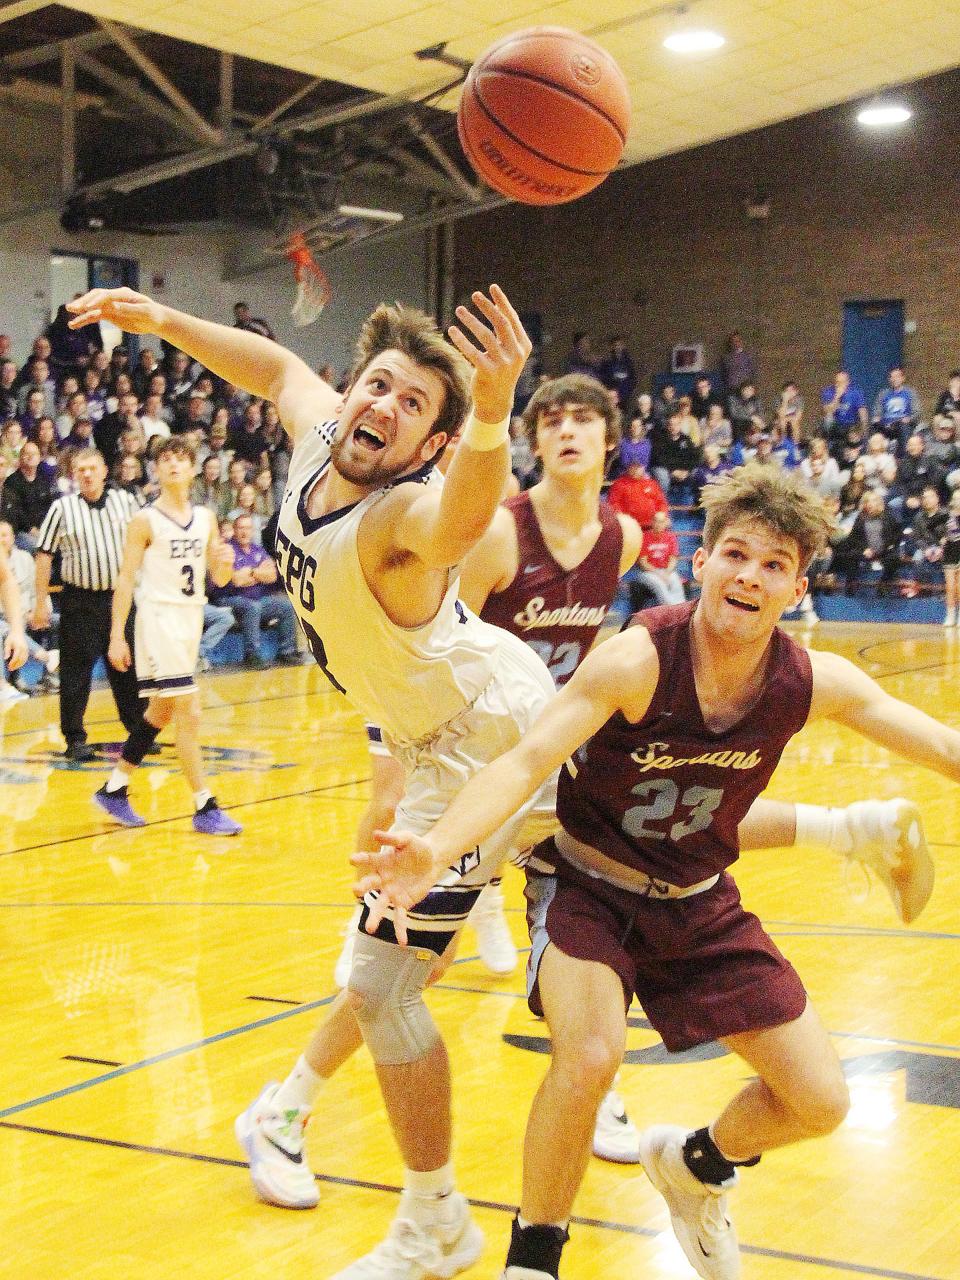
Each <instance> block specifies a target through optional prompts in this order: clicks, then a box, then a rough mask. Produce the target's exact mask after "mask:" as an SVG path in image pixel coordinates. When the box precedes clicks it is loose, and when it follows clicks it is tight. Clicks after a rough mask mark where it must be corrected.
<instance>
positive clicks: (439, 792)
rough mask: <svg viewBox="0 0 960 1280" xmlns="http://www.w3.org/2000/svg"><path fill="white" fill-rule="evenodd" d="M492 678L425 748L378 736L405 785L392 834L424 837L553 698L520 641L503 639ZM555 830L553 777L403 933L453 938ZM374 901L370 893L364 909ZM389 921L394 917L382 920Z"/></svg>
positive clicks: (452, 871)
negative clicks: (489, 887)
mask: <svg viewBox="0 0 960 1280" xmlns="http://www.w3.org/2000/svg"><path fill="white" fill-rule="evenodd" d="M495 661H496V667H495V671H494V675H493V678H492V679H491V680H490V683H489V684H488V685H487V686H486V688H484V689H483V691H482V692H481V693H480V694H479V696H478V697H477V699H476V700H475V701H474V702H473V703H472V704H471V705H470V706H469V707H466V708H464V710H463V711H461V712H460V714H459V715H458V716H455V717H454V719H453V720H450V721H448V723H447V724H445V725H443V726H442V727H441V729H440V730H439V731H438V732H437V734H436V735H434V736H433V737H432V738H431V739H430V741H429V742H428V743H427V744H426V745H422V744H421V745H418V746H404V745H402V744H400V743H397V742H394V741H391V740H390V739H389V738H388V735H387V734H386V733H384V735H383V736H384V741H385V743H386V744H387V745H388V747H389V751H390V754H391V755H393V756H395V757H396V759H397V760H399V761H400V763H401V764H402V765H403V767H404V769H405V771H406V774H407V781H406V787H405V789H404V793H403V798H402V799H401V801H400V803H399V805H398V806H397V815H396V818H395V820H394V824H393V825H394V828H395V829H396V830H398V831H399V830H406V831H413V832H416V833H417V834H422V833H424V832H426V831H428V830H429V829H430V828H431V827H432V826H433V824H434V823H435V822H436V821H437V820H438V819H439V818H440V816H441V815H442V814H443V813H444V811H445V810H446V809H447V808H448V806H449V805H450V803H451V801H452V800H453V799H454V797H455V796H456V795H457V794H458V793H459V792H460V791H461V790H462V789H463V787H464V784H465V783H466V782H467V781H468V780H469V779H470V778H472V777H473V775H474V774H475V773H478V772H479V771H480V770H481V769H482V768H483V767H484V765H487V764H490V763H491V761H493V760H496V759H497V758H498V757H499V756H502V755H503V754H504V752H506V751H509V750H510V749H511V747H514V746H515V745H516V744H517V742H519V740H520V738H521V737H522V736H523V734H524V733H525V732H526V731H527V729H529V728H530V726H531V725H532V724H533V722H534V721H535V720H537V719H538V717H539V715H540V713H541V711H542V710H543V709H544V707H545V706H546V705H547V703H548V702H549V701H550V699H551V698H552V697H553V696H554V693H555V692H556V691H555V689H554V685H553V681H552V679H551V678H550V673H549V672H548V671H547V668H546V666H545V665H544V663H543V662H542V661H541V659H540V658H538V657H537V655H536V654H535V653H534V652H533V650H532V649H530V648H528V647H527V645H525V644H524V643H523V641H522V640H518V639H517V638H516V637H515V636H511V635H509V634H508V633H504V637H503V643H502V645H501V646H500V648H499V649H498V650H497V655H496V660H495ZM554 830H556V775H555V774H554V775H553V776H552V777H551V778H549V779H548V780H547V781H546V782H545V783H544V784H543V786H542V787H541V788H540V789H539V791H537V792H536V793H535V794H534V795H533V796H531V798H530V799H529V800H528V801H527V802H526V804H525V805H524V806H523V807H522V808H521V809H520V810H519V811H518V812H517V813H516V814H515V815H514V816H513V817H512V818H510V819H509V820H508V821H507V822H505V823H504V825H503V826H502V827H501V828H500V830H499V831H497V832H496V833H495V834H494V835H492V836H490V837H489V838H488V839H487V840H485V841H484V842H483V843H482V844H481V845H480V846H479V847H478V848H476V849H474V850H472V851H471V852H468V853H466V854H464V856H463V857H461V858H460V859H459V860H458V862H457V863H456V864H455V865H454V866H451V867H450V868H449V870H448V871H447V872H446V873H445V874H444V875H443V876H442V877H441V878H440V880H439V881H438V882H437V885H436V887H435V888H433V889H431V890H430V892H429V893H428V894H427V896H426V897H425V898H424V899H423V901H422V902H419V903H418V904H417V905H416V907H414V908H413V909H412V910H411V911H408V912H407V922H408V929H409V930H410V931H411V932H418V933H431V934H436V933H445V934H451V933H454V932H456V930H457V929H459V927H460V926H461V925H462V924H463V922H464V920H465V919H466V918H467V916H468V915H469V913H470V908H471V907H472V906H473V904H474V902H475V901H476V899H477V897H478V895H479V893H480V890H481V889H482V888H483V886H484V885H485V884H487V883H488V882H489V881H490V880H491V879H492V878H493V877H495V876H496V875H497V874H498V872H499V871H500V868H501V867H502V865H503V863H504V861H505V859H506V858H507V857H508V856H509V855H510V854H511V851H512V850H514V849H516V848H527V849H528V848H530V846H531V845H532V844H534V843H536V842H537V841H539V840H540V839H543V838H545V837H546V836H547V835H550V834H552V832H553V831H554ZM374 899H375V895H368V896H367V902H368V904H369V903H370V902H372V901H373V900H374ZM391 917H392V912H391V913H388V916H387V918H388V919H390V918H391Z"/></svg>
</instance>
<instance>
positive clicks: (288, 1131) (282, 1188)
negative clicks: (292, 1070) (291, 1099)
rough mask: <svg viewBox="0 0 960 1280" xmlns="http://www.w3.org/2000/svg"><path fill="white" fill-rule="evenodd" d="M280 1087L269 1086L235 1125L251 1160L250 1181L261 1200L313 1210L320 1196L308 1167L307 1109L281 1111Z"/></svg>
mask: <svg viewBox="0 0 960 1280" xmlns="http://www.w3.org/2000/svg"><path fill="white" fill-rule="evenodd" d="M279 1087H280V1086H279V1085H278V1084H268V1085H267V1086H266V1087H265V1088H264V1089H263V1090H262V1092H261V1093H260V1096H259V1097H258V1098H256V1099H255V1100H254V1101H253V1102H251V1103H250V1106H249V1107H247V1109H246V1111H244V1112H243V1113H242V1114H241V1115H239V1116H237V1119H236V1121H235V1123H234V1126H233V1128H234V1132H235V1133H236V1135H237V1140H238V1141H239V1143H240V1145H241V1147H243V1149H244V1151H245V1152H246V1153H247V1159H248V1160H249V1161H250V1180H251V1181H252V1183H253V1185H254V1189H255V1190H256V1192H257V1195H258V1196H259V1197H260V1198H261V1200H266V1201H267V1203H268V1204H276V1205H279V1206H280V1207H281V1208H282V1209H313V1208H314V1207H315V1206H316V1205H317V1203H318V1202H319V1200H320V1193H319V1192H318V1190H317V1184H316V1181H315V1180H314V1177H313V1172H312V1170H311V1168H310V1166H309V1165H308V1164H307V1158H306V1155H305V1153H304V1146H305V1141H304V1135H305V1131H306V1127H307V1120H308V1119H309V1118H310V1112H309V1111H308V1109H307V1108H306V1107H297V1108H295V1109H292V1108H291V1109H288V1110H280V1109H279V1108H278V1107H275V1106H274V1105H273V1098H274V1095H275V1094H276V1092H277V1090H278V1089H279Z"/></svg>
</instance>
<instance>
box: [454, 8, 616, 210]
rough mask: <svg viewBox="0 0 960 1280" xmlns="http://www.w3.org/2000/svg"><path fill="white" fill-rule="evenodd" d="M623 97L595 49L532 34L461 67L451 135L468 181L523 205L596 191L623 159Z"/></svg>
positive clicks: (612, 67)
mask: <svg viewBox="0 0 960 1280" xmlns="http://www.w3.org/2000/svg"><path fill="white" fill-rule="evenodd" d="M629 125H630V92H629V89H628V87H627V82H626V80H625V78H624V75H623V72H622V71H621V70H620V68H619V67H618V66H617V64H616V62H614V60H613V58H611V57H610V55H609V54H608V53H607V52H606V51H605V50H604V49H601V48H600V46H599V45H598V44H594V42H593V41H592V40H588V39H587V37H586V36H581V35H578V33H577V32H576V31H567V30H566V29H565V28H563V27H531V28H530V29H529V30H527V31H518V32H516V33H514V34H513V35H511V36H507V37H506V38H505V39H503V40H499V41H498V42H497V43H496V44H495V45H492V46H491V48H489V49H488V50H487V51H486V53H484V54H483V55H482V56H481V57H479V58H478V59H477V61H476V62H475V63H474V64H473V66H472V67H471V68H470V72H469V74H468V75H467V79H466V82H465V83H464V86H463V93H462V95H461V98H460V107H459V110H458V112H457V129H458V131H459V134H460V142H461V145H462V147H463V150H464V153H465V155H466V157H467V159H468V160H469V161H470V164H471V166H472V167H473V169H474V170H475V171H476V172H477V174H478V175H479V176H480V177H481V178H483V179H484V181H485V182H487V183H489V185H490V186H491V187H493V188H494V190H496V191H499V192H500V193H501V194H502V195H505V196H512V197H513V199H515V200H520V201H522V202H523V203H524V204H540V205H544V204H564V203H565V202H566V201H568V200H576V198H577V197H578V196H582V195H584V194H585V193H586V192H588V191H592V190H593V188H594V187H596V186H599V185H600V183H601V182H602V181H603V180H604V178H605V177H606V176H607V174H608V173H610V171H611V170H612V169H614V168H615V167H616V165H617V163H618V161H619V159H620V156H621V155H622V154H623V148H624V144H625V143H626V140H627V130H628V128H629Z"/></svg>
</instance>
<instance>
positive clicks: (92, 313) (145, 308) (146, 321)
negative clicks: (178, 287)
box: [67, 285, 164, 333]
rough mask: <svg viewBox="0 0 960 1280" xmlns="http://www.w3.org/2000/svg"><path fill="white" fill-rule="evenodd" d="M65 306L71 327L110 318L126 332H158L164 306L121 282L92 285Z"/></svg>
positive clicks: (78, 326) (79, 327)
mask: <svg viewBox="0 0 960 1280" xmlns="http://www.w3.org/2000/svg"><path fill="white" fill-rule="evenodd" d="M67 310H68V311H69V312H71V313H72V315H73V319H72V320H71V321H70V324H69V327H70V328H71V329H82V328H83V327H84V326H85V325H88V324H96V323H97V322H98V321H100V320H109V321H111V322H112V323H113V324H115V325H117V327H118V328H120V329H123V330H124V331H125V332H126V333H159V331H160V327H161V325H162V323H163V310H164V309H163V307H162V306H161V305H160V303H159V302H154V300H153V299H152V298H148V297H147V295H146V294H145V293H135V292H134V291H133V289H128V288H127V287H126V285H124V287H123V288H122V289H91V290H90V291H89V293H85V294H84V295H83V297H81V298H74V300H73V301H72V302H68V303H67Z"/></svg>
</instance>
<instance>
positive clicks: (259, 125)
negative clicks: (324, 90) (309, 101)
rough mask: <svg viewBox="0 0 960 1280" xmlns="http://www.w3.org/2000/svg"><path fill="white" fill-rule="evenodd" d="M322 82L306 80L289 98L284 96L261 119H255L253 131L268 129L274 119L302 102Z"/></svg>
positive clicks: (260, 131) (259, 131)
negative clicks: (281, 100)
mask: <svg viewBox="0 0 960 1280" xmlns="http://www.w3.org/2000/svg"><path fill="white" fill-rule="evenodd" d="M322 84H323V81H322V80H308V81H307V83H306V84H304V85H301V86H300V88H299V89H298V90H297V91H296V93H291V95H290V97H289V98H284V100H283V102H280V103H278V104H277V106H275V107H274V108H273V110H272V111H271V112H270V113H269V114H268V115H265V116H264V117H263V118H262V119H260V120H257V121H256V122H255V123H254V125H253V132H254V133H262V132H263V131H264V129H269V128H270V126H271V125H272V124H273V122H274V120H278V119H279V118H280V116H285V115H286V114H287V112H288V111H289V110H290V108H291V107H295V106H296V105H297V103H298V102H302V101H303V99H304V98H306V97H307V96H308V95H309V94H311V93H313V91H314V89H319V87H320V86H321V85H322Z"/></svg>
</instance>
